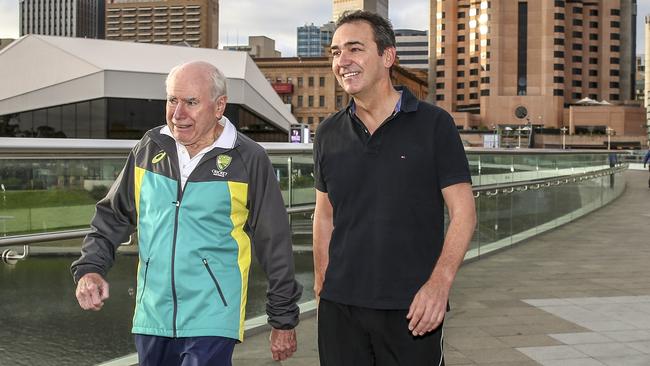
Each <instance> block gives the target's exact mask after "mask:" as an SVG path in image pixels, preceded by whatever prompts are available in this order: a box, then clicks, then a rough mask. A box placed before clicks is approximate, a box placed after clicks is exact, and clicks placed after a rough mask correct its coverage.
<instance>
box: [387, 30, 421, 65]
mask: <svg viewBox="0 0 650 366" xmlns="http://www.w3.org/2000/svg"><path fill="white" fill-rule="evenodd" d="M395 42H396V45H397V57H398V58H399V64H400V66H404V67H410V68H414V69H428V68H429V37H428V36H427V32H426V31H422V30H413V29H396V30H395Z"/></svg>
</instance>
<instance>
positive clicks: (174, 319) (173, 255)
mask: <svg viewBox="0 0 650 366" xmlns="http://www.w3.org/2000/svg"><path fill="white" fill-rule="evenodd" d="M180 185H181V181H180V180H179V181H178V201H174V202H172V204H174V205H176V216H175V218H174V241H173V243H172V268H171V271H172V278H171V280H172V297H173V300H174V315H173V316H174V318H173V324H172V326H173V331H172V337H173V338H176V318H177V316H178V298H177V297H176V278H175V276H174V263H176V236H177V235H178V211H179V210H180V207H181V199H182V198H183V193H182V192H183V191H181V188H180Z"/></svg>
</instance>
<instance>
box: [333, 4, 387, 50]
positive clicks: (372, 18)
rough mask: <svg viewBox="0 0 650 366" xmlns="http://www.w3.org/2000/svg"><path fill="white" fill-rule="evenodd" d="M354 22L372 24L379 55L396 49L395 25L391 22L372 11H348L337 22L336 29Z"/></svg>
mask: <svg viewBox="0 0 650 366" xmlns="http://www.w3.org/2000/svg"><path fill="white" fill-rule="evenodd" d="M354 22H367V23H368V24H370V26H371V27H372V31H373V33H374V34H375V43H376V44H377V50H378V51H379V55H383V54H384V50H385V49H386V48H388V47H395V32H393V25H392V24H391V23H390V20H388V19H384V18H383V17H382V16H380V15H378V14H375V13H373V12H370V11H364V10H355V11H349V10H348V11H346V12H345V13H343V14H342V15H341V16H340V17H339V19H338V20H337V21H336V29H338V28H339V27H340V26H342V25H343V24H347V23H354Z"/></svg>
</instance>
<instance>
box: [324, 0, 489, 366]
mask: <svg viewBox="0 0 650 366" xmlns="http://www.w3.org/2000/svg"><path fill="white" fill-rule="evenodd" d="M336 27H337V28H336V31H335V32H334V36H333V38H332V45H331V52H332V70H333V72H334V75H335V76H336V78H337V80H338V82H339V84H340V85H341V87H342V88H343V89H344V90H345V91H346V92H347V93H348V94H350V95H351V96H352V101H351V103H350V105H348V107H347V108H345V109H343V110H341V111H339V112H338V113H336V114H334V115H332V116H331V117H329V118H328V119H327V120H326V121H324V122H323V123H321V124H320V126H319V127H318V130H317V131H316V140H315V142H314V172H315V174H314V176H315V180H316V189H317V191H316V209H315V212H314V268H315V284H314V290H315V293H316V295H317V296H318V295H320V303H319V308H318V346H319V353H320V362H321V366H348V365H349V366H371V365H395V366H397V365H409V366H420V365H421V366H424V365H427V366H431V365H442V364H444V361H443V354H442V343H443V339H442V338H443V337H442V322H443V319H444V316H445V310H446V309H447V299H448V297H449V291H450V288H451V284H452V282H453V280H454V277H455V276H456V271H457V270H458V267H459V265H460V263H461V262H462V260H463V257H464V255H465V251H466V249H467V246H468V244H469V241H470V239H471V237H472V234H473V232H474V225H475V222H476V213H475V209H474V198H473V196H472V187H471V180H470V173H469V168H468V164H467V159H466V157H465V153H464V150H463V145H462V143H461V141H460V137H459V135H458V131H457V129H456V125H455V124H454V121H453V120H452V118H451V116H449V114H447V113H446V112H445V111H444V110H442V109H440V108H437V107H434V106H432V105H430V104H427V103H424V102H421V101H419V100H417V98H416V97H415V96H413V94H411V93H410V92H409V91H408V90H407V89H406V88H395V87H393V85H392V82H391V78H390V68H391V66H392V65H393V63H394V62H395V58H396V48H395V35H394V33H393V30H392V27H391V25H390V23H389V22H388V21H387V20H385V19H383V18H381V17H380V16H379V15H377V14H374V13H369V12H364V11H357V12H353V13H347V14H344V15H343V16H342V17H341V18H340V19H339V20H338V22H337V24H336ZM444 205H446V206H447V208H448V209H449V219H450V222H449V227H448V229H447V233H446V235H445V232H444Z"/></svg>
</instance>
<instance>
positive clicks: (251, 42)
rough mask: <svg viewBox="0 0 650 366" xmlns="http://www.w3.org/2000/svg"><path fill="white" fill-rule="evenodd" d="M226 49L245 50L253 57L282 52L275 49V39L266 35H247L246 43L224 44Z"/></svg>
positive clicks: (270, 55) (268, 55) (269, 55)
mask: <svg viewBox="0 0 650 366" xmlns="http://www.w3.org/2000/svg"><path fill="white" fill-rule="evenodd" d="M223 49H224V50H227V51H245V52H248V54H249V55H250V56H251V57H253V58H256V57H281V56H282V53H281V52H280V51H278V50H276V49H275V40H274V39H271V38H269V37H266V36H248V44H247V45H235V46H224V47H223Z"/></svg>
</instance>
